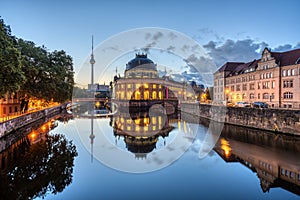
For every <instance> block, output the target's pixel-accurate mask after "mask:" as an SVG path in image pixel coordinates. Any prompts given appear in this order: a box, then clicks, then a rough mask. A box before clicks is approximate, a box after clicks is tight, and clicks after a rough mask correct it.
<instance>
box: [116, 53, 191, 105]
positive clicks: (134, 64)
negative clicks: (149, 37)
mask: <svg viewBox="0 0 300 200" xmlns="http://www.w3.org/2000/svg"><path fill="white" fill-rule="evenodd" d="M195 99H196V97H195V93H194V90H193V89H192V87H191V86H190V85H189V84H188V83H187V82H176V81H174V80H172V79H171V78H170V77H168V76H163V77H159V75H158V70H157V65H156V64H154V62H153V61H152V60H150V59H149V58H147V54H136V57H135V58H134V59H132V60H131V61H129V62H128V63H127V64H126V69H125V72H124V77H117V76H116V77H115V79H114V85H113V100H114V101H115V102H116V103H117V104H118V105H120V106H123V107H129V103H131V105H133V106H141V105H143V106H144V105H145V104H148V105H150V104H161V103H165V105H166V104H168V103H170V104H172V103H176V102H177V103H178V102H182V101H189V100H194V101H195Z"/></svg>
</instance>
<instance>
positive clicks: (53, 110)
mask: <svg viewBox="0 0 300 200" xmlns="http://www.w3.org/2000/svg"><path fill="white" fill-rule="evenodd" d="M63 108H65V105H64V104H61V105H58V106H54V107H50V108H45V109H42V110H38V111H35V112H31V113H26V114H23V115H21V116H19V117H16V118H13V119H10V120H7V121H4V122H0V138H2V137H4V136H5V135H7V134H9V133H10V132H12V131H15V130H17V129H20V128H22V127H23V126H26V125H28V124H31V123H33V122H35V121H37V120H39V119H42V118H46V117H51V116H53V115H56V114H58V113H60V112H61V110H62V109H63Z"/></svg>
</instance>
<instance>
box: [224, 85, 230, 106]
mask: <svg viewBox="0 0 300 200" xmlns="http://www.w3.org/2000/svg"><path fill="white" fill-rule="evenodd" d="M229 92H230V90H229V88H226V89H225V95H226V103H227V102H228V98H229V96H228V94H229Z"/></svg>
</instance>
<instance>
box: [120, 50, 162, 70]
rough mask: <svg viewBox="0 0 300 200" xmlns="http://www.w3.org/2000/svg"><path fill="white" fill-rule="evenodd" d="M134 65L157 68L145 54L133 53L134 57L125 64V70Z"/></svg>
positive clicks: (134, 66)
mask: <svg viewBox="0 0 300 200" xmlns="http://www.w3.org/2000/svg"><path fill="white" fill-rule="evenodd" d="M136 67H139V68H145V69H153V70H157V68H156V65H155V64H154V62H153V61H152V60H150V59H149V58H147V54H135V58H134V59H132V60H131V61H129V62H128V63H127V64H126V71H127V70H131V69H133V68H136Z"/></svg>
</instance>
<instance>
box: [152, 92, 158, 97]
mask: <svg viewBox="0 0 300 200" xmlns="http://www.w3.org/2000/svg"><path fill="white" fill-rule="evenodd" d="M156 98H157V97H156V91H153V92H152V99H156Z"/></svg>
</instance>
